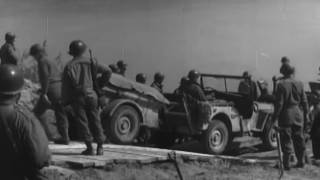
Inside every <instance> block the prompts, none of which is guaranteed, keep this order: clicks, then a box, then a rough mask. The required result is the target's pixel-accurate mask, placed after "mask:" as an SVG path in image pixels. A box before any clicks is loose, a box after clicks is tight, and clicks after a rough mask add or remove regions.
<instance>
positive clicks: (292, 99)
mask: <svg viewBox="0 0 320 180" xmlns="http://www.w3.org/2000/svg"><path fill="white" fill-rule="evenodd" d="M282 67H283V69H282V70H283V71H282V73H283V75H284V77H283V79H282V80H280V82H279V83H278V85H277V89H276V92H275V96H276V101H275V112H274V117H273V121H276V120H278V124H279V127H280V139H281V148H282V150H283V166H284V168H285V169H286V170H290V155H291V154H292V152H293V149H294V152H295V154H296V158H297V160H298V163H297V165H296V167H297V168H302V167H304V164H305V162H304V158H305V149H306V147H305V140H304V135H303V131H304V128H306V127H307V126H306V125H307V124H306V123H307V121H308V119H309V118H308V110H309V107H308V101H307V97H306V94H305V91H304V88H303V84H302V82H300V81H297V80H295V79H294V71H295V69H294V67H292V66H290V65H289V64H284V65H283V66H282ZM292 142H293V147H294V148H293V149H292Z"/></svg>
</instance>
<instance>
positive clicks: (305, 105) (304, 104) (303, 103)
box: [301, 83, 309, 115]
mask: <svg viewBox="0 0 320 180" xmlns="http://www.w3.org/2000/svg"><path fill="white" fill-rule="evenodd" d="M301 87H302V94H301V106H302V108H303V112H304V114H305V115H307V114H308V113H309V104H308V99H307V95H306V93H305V91H304V88H303V84H302V83H301Z"/></svg>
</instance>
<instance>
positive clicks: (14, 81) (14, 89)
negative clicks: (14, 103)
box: [0, 64, 24, 95]
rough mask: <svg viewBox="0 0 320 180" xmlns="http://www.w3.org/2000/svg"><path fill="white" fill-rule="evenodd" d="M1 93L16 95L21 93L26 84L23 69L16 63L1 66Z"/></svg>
mask: <svg viewBox="0 0 320 180" xmlns="http://www.w3.org/2000/svg"><path fill="white" fill-rule="evenodd" d="M0 84H1V86H0V94H2V95H15V94H19V93H20V92H21V90H22V88H23V85H24V77H23V73H22V71H21V70H20V69H19V68H18V66H15V65H9V64H5V65H1V66H0Z"/></svg>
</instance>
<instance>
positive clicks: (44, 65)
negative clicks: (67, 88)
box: [30, 44, 70, 144]
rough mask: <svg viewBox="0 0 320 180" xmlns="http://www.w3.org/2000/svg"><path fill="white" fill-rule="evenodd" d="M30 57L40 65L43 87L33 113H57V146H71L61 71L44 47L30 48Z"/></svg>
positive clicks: (38, 114) (39, 71) (38, 45)
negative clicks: (49, 111)
mask: <svg viewBox="0 0 320 180" xmlns="http://www.w3.org/2000/svg"><path fill="white" fill-rule="evenodd" d="M30 55H31V56H32V57H33V58H34V59H35V60H36V61H37V63H38V75H39V79H40V85H41V90H40V91H41V94H40V99H39V101H38V103H37V104H36V106H35V108H34V110H33V112H34V113H35V115H36V116H37V117H40V116H41V115H42V114H43V113H44V112H45V111H46V110H47V109H48V108H49V107H50V108H52V109H53V110H54V112H55V116H56V119H57V128H58V131H59V134H60V135H61V138H60V139H56V140H55V143H56V144H69V141H70V139H69V134H68V118H67V115H66V112H65V107H64V106H63V104H62V96H61V85H62V82H61V71H60V70H59V69H58V66H57V64H55V63H54V62H53V61H50V60H49V59H48V56H47V53H46V52H45V49H44V47H42V46H41V45H40V44H34V45H32V46H31V48H30Z"/></svg>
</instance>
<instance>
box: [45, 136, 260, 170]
mask: <svg viewBox="0 0 320 180" xmlns="http://www.w3.org/2000/svg"><path fill="white" fill-rule="evenodd" d="M49 148H50V150H51V152H52V154H53V155H52V163H53V165H57V166H63V165H68V166H71V167H73V168H90V167H93V168H95V167H96V168H101V167H104V166H106V165H107V164H108V163H133V162H135V163H142V164H146V163H153V162H157V161H165V160H168V159H169V158H168V154H169V153H170V152H172V150H168V149H158V148H150V147H138V146H127V145H114V144H105V145H104V155H103V156H83V155H81V152H82V151H83V150H84V149H85V145H84V144H83V143H79V142H72V143H70V144H69V145H56V144H50V145H49ZM94 148H95V147H94ZM175 153H176V154H177V156H178V157H181V158H182V159H184V160H209V159H211V158H216V159H224V160H229V161H238V162H242V163H265V162H260V161H259V160H254V159H243V158H238V157H230V156H214V155H208V154H201V153H194V152H185V151H175Z"/></svg>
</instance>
